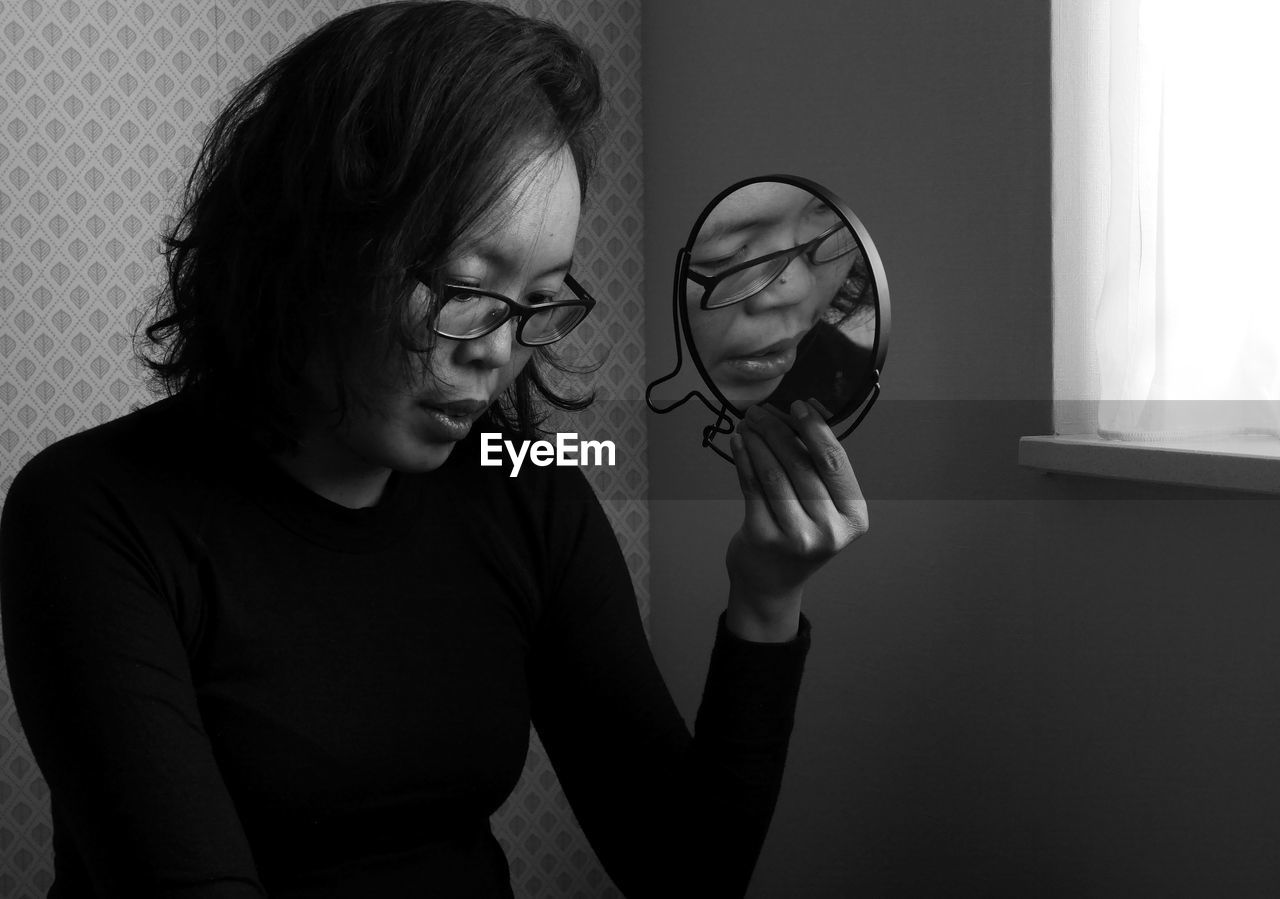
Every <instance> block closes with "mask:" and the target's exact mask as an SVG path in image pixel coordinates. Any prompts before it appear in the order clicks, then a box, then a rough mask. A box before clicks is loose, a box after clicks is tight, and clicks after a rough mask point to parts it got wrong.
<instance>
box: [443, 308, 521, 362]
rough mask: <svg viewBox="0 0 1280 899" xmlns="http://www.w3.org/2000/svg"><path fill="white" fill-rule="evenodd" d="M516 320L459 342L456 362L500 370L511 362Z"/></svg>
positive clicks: (513, 319)
mask: <svg viewBox="0 0 1280 899" xmlns="http://www.w3.org/2000/svg"><path fill="white" fill-rule="evenodd" d="M517 324H518V319H515V318H512V319H510V320H508V321H505V322H503V323H502V325H501V326H500V327H498V328H496V329H494V330H492V331H490V332H489V333H488V334H485V335H484V336H482V337H476V338H473V339H471V340H463V341H459V345H458V357H457V358H458V362H459V363H460V364H462V365H479V366H482V367H484V368H502V367H503V366H504V365H506V364H507V363H509V362H510V361H511V351H512V347H513V346H514V345H515V343H516V325H517Z"/></svg>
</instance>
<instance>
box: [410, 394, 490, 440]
mask: <svg viewBox="0 0 1280 899" xmlns="http://www.w3.org/2000/svg"><path fill="white" fill-rule="evenodd" d="M488 405H489V404H488V403H486V402H484V401H482V400H458V401H454V402H447V403H420V404H419V405H418V408H420V409H421V410H422V411H423V412H424V413H425V415H424V420H425V422H426V429H427V432H428V433H429V434H430V435H431V436H432V437H433V438H434V439H436V440H441V441H447V442H455V443H456V442H457V441H459V440H463V439H464V438H466V436H467V434H469V433H471V426H472V425H473V424H475V421H476V419H477V418H479V417H480V413H481V412H483V411H484V410H485V409H486V408H488Z"/></svg>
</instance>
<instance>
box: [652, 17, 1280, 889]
mask: <svg viewBox="0 0 1280 899" xmlns="http://www.w3.org/2000/svg"><path fill="white" fill-rule="evenodd" d="M643 12H644V23H643V45H644V54H645V64H644V73H643V91H644V118H643V127H644V134H645V240H646V283H647V284H648V285H649V286H648V288H647V298H648V309H649V317H648V320H647V329H648V343H649V348H650V352H649V376H650V378H654V377H657V376H659V375H661V374H664V373H666V372H667V371H668V370H669V368H670V366H671V363H672V362H673V360H674V354H673V353H672V352H671V350H670V342H671V324H670V296H669V294H668V293H667V291H668V290H669V289H670V288H669V285H670V281H671V274H670V273H671V265H672V261H673V260H674V258H675V253H676V250H677V248H678V247H679V246H680V245H682V244H683V242H684V240H685V238H686V237H687V234H688V229H689V227H690V225H691V224H692V222H693V219H694V217H695V216H696V215H697V213H698V211H699V210H700V209H701V207H702V205H703V203H705V202H706V201H707V200H709V199H710V198H711V197H712V196H713V195H714V194H715V193H716V192H717V191H718V190H719V189H720V188H722V187H724V186H727V185H728V184H729V183H730V182H732V181H733V180H736V179H738V178H742V177H747V176H751V175H757V174H764V173H768V172H776V171H782V172H790V173H795V174H800V175H807V176H809V177H812V178H814V179H816V180H818V181H820V182H823V183H825V184H827V185H829V186H830V187H831V188H832V189H834V190H835V191H836V192H837V193H838V194H839V195H840V196H842V197H843V198H844V199H845V200H846V201H847V202H848V203H849V204H850V205H851V207H852V208H853V209H854V211H855V212H856V213H857V214H858V216H859V217H860V218H861V219H862V221H863V223H864V224H865V225H866V226H867V227H868V228H869V230H870V232H871V234H872V236H873V238H874V239H875V242H876V244H877V247H878V249H879V251H880V255H881V257H882V258H883V260H884V263H885V267H886V269H887V271H888V277H889V283H890V285H891V288H892V299H893V318H894V320H893V326H894V329H893V339H892V343H891V346H890V349H889V358H888V362H887V365H886V368H885V373H884V378H883V381H882V383H883V387H884V393H883V396H882V398H881V399H880V401H879V404H878V405H877V407H876V408H875V409H874V410H873V411H872V413H871V415H870V416H869V417H868V419H867V420H866V422H865V423H864V424H863V425H862V426H861V427H860V428H859V430H858V431H857V432H855V434H854V435H853V436H852V437H851V438H849V440H848V441H847V446H848V448H849V451H850V455H851V457H852V458H853V461H854V465H855V468H856V470H857V472H858V476H859V479H860V482H861V484H862V486H863V489H864V492H865V493H866V495H867V497H868V499H869V502H870V510H871V532H870V533H869V534H868V535H867V536H866V537H865V538H864V539H862V540H860V541H859V542H858V543H856V544H855V545H854V546H852V547H850V548H849V549H848V550H847V551H846V552H845V553H844V554H843V555H842V556H841V557H840V558H838V559H837V560H836V561H835V562H833V563H832V564H831V565H830V566H829V567H828V568H827V569H826V570H824V571H823V572H822V573H821V574H820V575H819V576H818V577H817V578H815V579H814V581H813V582H812V585H811V588H810V589H809V591H808V596H807V597H806V612H807V614H808V615H809V616H810V618H811V620H812V622H813V628H814V630H813V649H812V653H811V655H810V658H809V663H808V667H807V673H806V682H805V687H804V690H803V693H802V695H801V700H800V706H799V709H798V713H797V724H796V730H795V734H794V738H793V742H792V748H791V754H790V764H789V767H788V772H787V777H786V781H785V784H784V787H783V793H782V797H781V799H780V802H779V806H778V810H777V815H776V817H775V819H774V823H773V828H772V830H771V832H770V835H769V838H768V841H767V842H766V844H765V847H764V851H763V854H762V857H761V861H760V865H759V867H758V869H757V872H756V877H755V880H754V882H753V888H752V891H751V893H750V895H751V896H752V897H755V899H764V897H794V896H805V897H846V896H954V895H983V896H1028V895H1033V896H1038V897H1057V896H1062V897H1078V896H1107V897H1111V896H1130V895H1142V896H1157V895H1158V896H1170V897H1183V896H1185V897H1203V896H1261V895H1277V894H1280V867H1278V866H1277V863H1276V862H1274V861H1273V860H1272V859H1273V858H1274V852H1273V849H1274V846H1275V845H1276V843H1277V841H1278V839H1280V816H1277V814H1276V811H1277V809H1280V785H1278V782H1277V780H1276V779H1275V778H1274V777H1270V776H1269V774H1270V769H1271V767H1272V766H1273V764H1274V761H1273V760H1274V759H1275V758H1277V757H1280V602H1277V601H1276V596H1277V590H1276V589H1275V586H1274V579H1275V577H1276V575H1277V568H1276V565H1275V561H1274V559H1275V547H1276V545H1277V538H1278V537H1280V503H1277V502H1276V501H1274V500H1269V499H1261V498H1258V497H1253V496H1248V495H1234V494H1228V493H1215V492H1210V491H1201V490H1193V489H1189V488H1173V487H1162V486H1156V485H1137V484H1126V483H1121V482H1103V481H1094V480H1088V479H1076V478H1069V477H1056V476H1047V475H1042V474H1039V473H1036V472H1032V471H1029V470H1026V469H1022V468H1019V467H1018V466H1017V464H1016V458H1017V439H1018V437H1019V436H1020V435H1024V434H1046V433H1050V432H1051V431H1052V416H1051V407H1050V404H1049V402H1048V401H1049V399H1050V397H1051V376H1052V372H1051V343H1052V335H1051V326H1050V322H1051V283H1050V207H1049V196H1050V145H1049V134H1050V132H1049V3H1048V2H1047V0H1036V2H1029V0H967V2H964V3H938V2H936V0H894V2H885V0H807V2H805V3H792V4H783V5H780V4H777V3H771V2H764V0H700V2H698V3H696V4H674V3H658V2H653V3H648V4H646V5H645V7H644V10H643ZM708 419H709V416H708V415H707V414H706V413H705V412H702V413H699V412H697V411H696V410H693V409H692V408H689V409H683V410H680V411H677V412H675V413H671V414H669V415H666V416H662V417H654V418H652V419H651V421H650V430H649V434H650V443H649V448H650V477H651V481H650V495H651V498H652V502H651V568H652V582H651V589H652V596H653V597H654V599H653V613H652V617H651V627H652V633H653V639H654V645H655V652H656V653H657V655H658V659H659V662H660V664H661V665H662V667H663V670H664V671H665V672H667V674H668V678H669V682H670V684H671V686H672V689H673V692H674V693H675V695H676V698H677V702H678V703H679V704H680V707H681V709H682V710H683V711H684V713H685V714H686V716H687V717H688V718H689V720H690V721H692V719H693V715H694V712H695V710H696V708H697V702H698V699H699V697H700V693H701V686H702V681H703V678H704V676H705V672H706V663H707V659H708V653H709V651H710V645H711V639H712V636H713V633H714V619H715V615H716V614H717V613H718V612H719V610H720V609H721V608H723V605H724V598H725V589H726V585H725V579H724V575H723V562H722V559H723V552H724V547H725V544H726V541H727V540H728V538H729V536H730V534H731V533H732V531H733V530H734V529H735V528H736V527H737V524H738V517H739V516H740V501H736V500H735V499H734V498H733V497H734V491H735V487H734V478H733V473H732V471H731V470H730V468H729V467H728V466H727V465H725V464H724V463H723V462H721V461H720V460H719V459H717V458H715V457H713V456H712V454H711V453H710V452H709V451H707V450H703V449H700V448H699V447H698V429H699V427H700V426H701V425H702V424H705V423H706V422H707V421H708Z"/></svg>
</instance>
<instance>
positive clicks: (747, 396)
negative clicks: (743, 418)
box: [716, 377, 782, 409]
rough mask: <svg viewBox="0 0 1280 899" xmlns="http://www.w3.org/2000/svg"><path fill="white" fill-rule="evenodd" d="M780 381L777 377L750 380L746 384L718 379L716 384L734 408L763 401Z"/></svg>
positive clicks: (743, 407)
mask: <svg viewBox="0 0 1280 899" xmlns="http://www.w3.org/2000/svg"><path fill="white" fill-rule="evenodd" d="M781 383H782V378H780V377H779V378H770V379H769V380H767V381H752V382H751V383H748V384H734V383H725V382H724V381H718V382H717V383H716V386H717V387H718V388H720V392H721V393H722V394H724V397H725V399H727V400H728V401H729V402H730V403H732V404H733V406H734V407H735V408H738V409H745V408H747V407H748V406H754V405H756V404H757V403H763V402H764V401H765V400H767V399H768V398H769V397H770V396H771V395H772V394H773V392H774V391H775V390H777V389H778V385H779V384H781Z"/></svg>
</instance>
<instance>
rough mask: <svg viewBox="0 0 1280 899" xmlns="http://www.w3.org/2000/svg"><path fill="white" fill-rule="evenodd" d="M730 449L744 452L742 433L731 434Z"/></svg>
mask: <svg viewBox="0 0 1280 899" xmlns="http://www.w3.org/2000/svg"><path fill="white" fill-rule="evenodd" d="M729 449H731V450H733V451H734V452H735V453H740V452H742V435H741V434H730V435H729Z"/></svg>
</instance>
